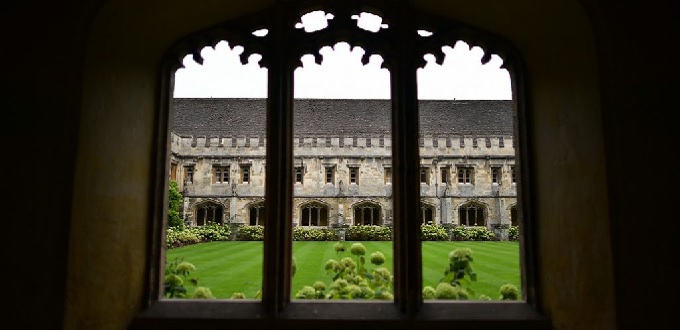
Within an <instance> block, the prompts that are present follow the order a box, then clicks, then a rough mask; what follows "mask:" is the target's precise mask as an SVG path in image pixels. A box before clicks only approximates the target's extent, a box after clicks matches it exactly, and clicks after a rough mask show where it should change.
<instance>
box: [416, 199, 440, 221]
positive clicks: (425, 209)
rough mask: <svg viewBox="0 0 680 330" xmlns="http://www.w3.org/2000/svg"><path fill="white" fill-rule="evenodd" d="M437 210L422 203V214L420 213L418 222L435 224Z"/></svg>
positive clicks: (430, 205)
mask: <svg viewBox="0 0 680 330" xmlns="http://www.w3.org/2000/svg"><path fill="white" fill-rule="evenodd" d="M436 212H437V208H436V207H435V206H434V205H433V204H431V203H428V202H425V201H420V212H419V213H418V220H419V222H420V223H430V224H433V223H434V222H435V216H436V214H437V213H436Z"/></svg>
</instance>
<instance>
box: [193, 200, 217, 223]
mask: <svg viewBox="0 0 680 330" xmlns="http://www.w3.org/2000/svg"><path fill="white" fill-rule="evenodd" d="M224 209H225V207H224V205H223V204H222V203H220V202H218V201H216V200H212V199H208V200H202V201H200V202H197V203H196V204H194V206H193V210H194V212H193V213H194V223H195V224H196V226H205V225H207V224H209V223H219V224H223V223H224Z"/></svg>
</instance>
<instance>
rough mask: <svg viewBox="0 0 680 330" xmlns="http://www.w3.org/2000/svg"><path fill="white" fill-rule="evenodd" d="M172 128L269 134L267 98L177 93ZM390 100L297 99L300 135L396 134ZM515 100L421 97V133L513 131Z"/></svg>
mask: <svg viewBox="0 0 680 330" xmlns="http://www.w3.org/2000/svg"><path fill="white" fill-rule="evenodd" d="M172 105H173V107H174V117H173V120H172V124H171V130H172V131H174V132H175V133H176V134H179V135H182V136H207V137H209V136H219V137H234V136H250V137H254V136H264V135H265V124H266V121H265V118H266V110H265V107H266V100H265V99H231V98H177V99H174V100H173V103H172ZM390 106H391V101H390V100H346V99H343V100H337V99H296V100H295V103H294V109H295V110H294V111H295V117H294V125H295V127H294V135H295V136H308V137H315V136H347V137H367V136H372V137H376V136H382V135H386V136H387V135H389V134H390V130H391V127H390V116H391V115H390ZM512 107H513V101H510V100H493V101H487V100H471V101H469V100H456V101H450V100H421V101H419V109H420V128H421V134H423V133H425V135H427V136H431V135H434V136H446V135H453V136H460V135H467V136H501V135H503V136H507V135H512V130H513V124H512V118H513V111H512Z"/></svg>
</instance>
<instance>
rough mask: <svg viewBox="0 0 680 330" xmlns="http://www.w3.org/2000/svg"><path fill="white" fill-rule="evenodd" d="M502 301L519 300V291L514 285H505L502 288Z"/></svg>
mask: <svg viewBox="0 0 680 330" xmlns="http://www.w3.org/2000/svg"><path fill="white" fill-rule="evenodd" d="M500 294H501V295H500V297H499V298H498V299H500V300H517V299H519V289H517V287H516V286H514V285H512V284H505V285H503V286H501V290H500Z"/></svg>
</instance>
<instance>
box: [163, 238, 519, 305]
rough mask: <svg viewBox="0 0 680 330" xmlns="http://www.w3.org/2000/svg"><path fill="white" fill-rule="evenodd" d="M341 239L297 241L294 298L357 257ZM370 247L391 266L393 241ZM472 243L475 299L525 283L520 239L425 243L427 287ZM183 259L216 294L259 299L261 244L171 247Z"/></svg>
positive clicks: (368, 244) (369, 250)
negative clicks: (331, 263) (335, 264)
mask: <svg viewBox="0 0 680 330" xmlns="http://www.w3.org/2000/svg"><path fill="white" fill-rule="evenodd" d="M335 243H336V242H301V241H295V242H293V257H294V258H295V261H296V265H297V272H296V274H295V276H294V278H293V288H292V293H291V296H295V293H296V292H298V290H300V289H301V288H302V287H303V286H305V285H312V284H314V282H315V281H323V282H325V283H326V284H327V285H328V284H330V283H331V277H330V276H329V275H328V274H326V271H325V270H324V265H325V263H326V261H327V260H328V259H336V260H337V259H338V258H342V257H352V258H354V256H353V255H352V254H351V253H350V252H349V246H350V245H351V244H352V243H355V242H345V243H346V246H347V251H346V252H345V253H344V254H342V255H340V257H338V255H337V254H336V252H335V250H334V249H333V246H334V245H335ZM361 243H362V244H363V245H364V246H365V247H366V259H367V267H368V268H369V269H370V268H372V267H373V265H371V264H370V261H369V260H370V254H371V253H373V252H376V251H380V252H382V253H383V254H384V255H385V258H386V262H385V264H383V265H382V266H384V267H386V268H387V269H390V270H392V242H384V241H380V242H372V241H371V242H361ZM460 247H467V248H470V249H471V250H472V256H473V258H474V262H473V263H472V266H473V269H474V270H475V272H477V282H473V284H472V289H473V290H474V293H475V297H479V296H480V295H481V294H485V295H487V296H489V297H491V298H492V299H498V296H499V293H498V290H499V289H500V287H501V285H503V284H506V283H511V284H514V285H516V286H517V287H518V288H519V289H521V286H520V268H519V244H518V243H517V242H497V241H493V242H423V285H430V286H433V287H434V286H436V284H437V283H438V281H439V279H440V278H442V276H443V275H444V270H445V269H446V267H448V262H449V261H448V255H449V252H451V251H453V250H454V249H456V248H460ZM176 257H179V258H184V260H185V261H188V262H191V263H192V264H194V265H195V266H196V268H197V269H196V270H195V271H194V272H193V273H192V274H191V276H192V277H195V278H197V279H198V284H199V285H200V286H206V287H209V288H210V290H211V291H212V293H213V295H214V296H215V297H216V298H221V299H227V298H229V297H231V295H232V293H234V292H243V293H245V294H246V297H247V298H251V299H252V298H254V297H255V294H256V292H257V291H258V290H259V289H260V287H261V285H262V242H240V241H237V242H210V243H203V244H196V245H191V246H186V247H182V248H177V249H172V250H169V251H168V253H167V258H168V260H174V258H176Z"/></svg>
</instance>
